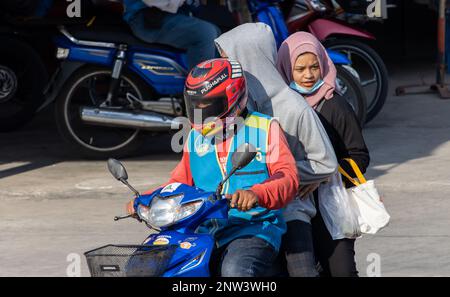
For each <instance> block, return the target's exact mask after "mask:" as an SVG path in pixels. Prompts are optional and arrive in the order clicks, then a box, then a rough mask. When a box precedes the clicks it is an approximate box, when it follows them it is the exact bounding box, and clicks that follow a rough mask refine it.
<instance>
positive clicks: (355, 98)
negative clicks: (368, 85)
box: [336, 65, 367, 127]
mask: <svg viewBox="0 0 450 297" xmlns="http://www.w3.org/2000/svg"><path fill="white" fill-rule="evenodd" d="M336 70H337V77H336V85H337V87H338V89H340V91H338V93H340V95H342V97H344V98H345V100H347V102H348V103H349V104H350V106H351V107H352V108H353V110H354V111H355V114H356V117H357V118H358V120H359V123H360V124H361V127H363V126H364V123H365V122H366V115H367V105H366V104H367V103H366V95H365V93H364V90H363V88H362V86H361V84H360V83H359V82H358V80H357V79H356V78H355V77H354V76H353V74H351V73H350V71H348V70H347V69H345V68H344V66H342V65H336Z"/></svg>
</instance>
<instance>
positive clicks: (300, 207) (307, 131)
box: [215, 23, 338, 276]
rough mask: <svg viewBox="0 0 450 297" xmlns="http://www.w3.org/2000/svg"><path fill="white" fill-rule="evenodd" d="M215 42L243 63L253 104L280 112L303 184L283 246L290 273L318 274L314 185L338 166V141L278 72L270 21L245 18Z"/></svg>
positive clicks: (288, 218) (274, 113) (289, 213)
mask: <svg viewBox="0 0 450 297" xmlns="http://www.w3.org/2000/svg"><path fill="white" fill-rule="evenodd" d="M215 42H216V46H217V47H218V50H219V52H220V53H221V55H222V56H226V57H229V58H232V59H235V60H238V61H239V62H240V63H241V65H242V68H243V69H244V71H245V76H246V79H247V84H248V89H249V99H250V100H249V106H248V108H249V109H250V110H253V111H258V112H260V113H263V114H267V115H270V116H273V117H275V118H277V119H278V121H279V123H280V125H281V127H282V128H283V130H284V131H285V134H286V138H287V141H288V144H289V147H290V149H291V150H292V154H293V155H294V158H295V160H296V163H297V169H298V174H299V181H300V185H301V187H300V188H299V195H298V197H297V198H296V199H294V200H293V201H292V202H291V203H290V204H289V205H288V206H287V207H286V208H285V211H284V218H285V220H286V222H287V225H288V230H287V233H286V234H285V236H284V238H283V241H284V243H283V246H284V249H283V248H282V251H284V253H285V255H286V260H287V268H288V272H289V275H291V276H316V275H317V271H316V269H315V260H314V252H313V244H312V229H311V224H310V222H311V218H313V217H314V216H315V215H316V208H315V205H314V199H312V191H313V190H314V189H315V188H316V187H317V186H318V184H320V183H321V182H324V181H327V180H328V177H330V176H331V175H333V174H334V173H335V172H336V171H337V167H338V163H337V160H336V156H335V153H334V150H333V146H332V145H331V142H330V140H329V138H328V136H327V133H326V131H325V129H324V128H323V126H322V124H321V122H320V120H319V118H318V116H317V115H316V113H315V111H314V110H313V109H312V108H311V107H310V106H309V105H308V103H307V102H306V101H305V99H304V98H303V97H302V96H301V95H300V94H298V93H297V92H295V91H293V90H292V89H291V88H289V86H288V85H287V84H286V83H285V82H284V81H283V79H282V77H281V76H280V74H279V73H278V71H277V69H276V66H275V65H276V55H277V48H276V42H275V38H274V36H273V33H272V30H271V29H270V27H269V26H267V25H265V24H263V23H248V24H244V25H241V26H238V27H236V28H234V29H233V30H231V31H228V32H227V33H224V34H222V35H221V36H220V37H218V38H217V39H216V40H215ZM294 241H295V242H294Z"/></svg>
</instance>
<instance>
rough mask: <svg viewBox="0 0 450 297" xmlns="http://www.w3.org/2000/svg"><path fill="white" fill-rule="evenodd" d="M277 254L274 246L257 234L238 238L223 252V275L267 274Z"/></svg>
mask: <svg viewBox="0 0 450 297" xmlns="http://www.w3.org/2000/svg"><path fill="white" fill-rule="evenodd" d="M276 256H277V252H276V250H275V249H274V247H273V246H272V245H271V244H270V243H269V242H267V241H265V240H264V239H261V238H258V237H256V236H252V237H243V238H237V239H235V240H233V241H232V242H230V243H229V244H228V246H227V247H226V248H225V249H224V252H223V253H222V263H221V267H220V271H221V276H223V277H262V276H267V272H268V271H270V268H271V267H272V264H273V262H274V260H275V258H276Z"/></svg>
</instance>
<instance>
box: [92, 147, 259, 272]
mask: <svg viewBox="0 0 450 297" xmlns="http://www.w3.org/2000/svg"><path fill="white" fill-rule="evenodd" d="M255 156H256V149H255V148H254V147H253V146H252V145H250V144H247V143H246V144H244V145H243V147H241V148H238V150H237V151H236V152H235V153H233V155H232V164H233V169H232V170H231V172H230V173H229V174H228V175H227V176H226V177H225V179H224V180H223V181H222V182H221V183H220V184H219V185H218V188H217V191H216V192H205V191H203V190H202V189H199V188H197V187H191V186H188V185H184V184H180V183H172V184H169V185H167V186H165V187H164V188H161V189H159V190H157V191H155V192H154V193H152V194H151V195H140V194H139V192H137V191H136V190H135V189H134V188H133V187H132V186H131V185H129V183H128V182H127V179H128V174H127V172H126V170H125V168H124V167H123V165H122V164H121V163H120V162H119V161H117V160H115V159H109V160H108V168H109V170H110V172H111V173H112V175H113V176H114V177H115V178H116V179H117V180H119V181H121V182H123V183H124V184H125V185H127V186H128V187H129V188H130V189H131V190H132V191H133V192H134V193H135V195H136V199H135V203H134V208H135V210H136V214H137V215H138V219H139V220H140V221H142V222H145V223H146V224H147V226H148V227H149V228H151V229H153V230H156V231H157V233H154V234H151V235H150V236H149V237H148V238H147V239H146V240H145V241H144V242H143V244H142V245H106V246H103V247H100V248H97V249H95V250H92V251H89V252H86V253H85V256H86V260H87V263H88V266H89V271H90V273H91V275H92V276H163V277H194V276H195V277H207V276H210V271H209V261H210V258H211V254H212V251H213V249H214V246H215V241H214V238H213V236H212V235H210V234H199V233H196V232H195V230H196V229H197V228H198V227H199V226H200V225H201V224H202V223H203V222H205V221H206V220H211V219H227V218H228V210H229V205H228V200H227V199H225V198H224V196H223V195H221V194H220V192H221V189H222V185H223V184H224V183H225V182H226V181H227V180H228V178H230V177H231V176H232V175H233V174H234V173H235V172H236V171H237V170H240V169H242V168H244V167H245V166H246V165H248V164H249V163H250V162H251V161H252V160H253V158H254V157H255ZM128 217H131V216H130V215H128V216H123V217H115V220H116V221H117V220H120V219H124V218H128Z"/></svg>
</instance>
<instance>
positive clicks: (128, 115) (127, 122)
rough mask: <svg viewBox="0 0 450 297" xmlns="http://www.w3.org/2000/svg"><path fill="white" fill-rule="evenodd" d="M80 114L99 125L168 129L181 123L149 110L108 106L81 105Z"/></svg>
mask: <svg viewBox="0 0 450 297" xmlns="http://www.w3.org/2000/svg"><path fill="white" fill-rule="evenodd" d="M80 114H81V119H82V121H83V122H85V123H89V124H93V125H97V126H107V127H122V128H131V129H142V130H149V131H168V130H171V129H172V125H174V127H178V124H179V122H177V121H175V120H174V119H173V118H171V117H168V116H165V115H162V114H158V113H156V112H148V111H140V112H132V111H123V110H120V111H119V110H112V109H108V108H96V107H81V108H80Z"/></svg>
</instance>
